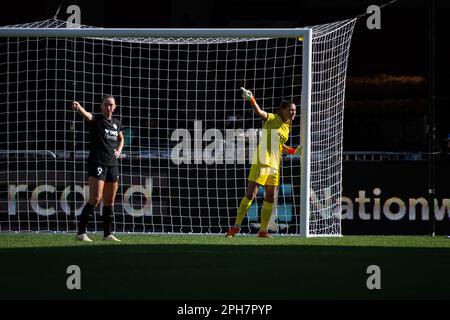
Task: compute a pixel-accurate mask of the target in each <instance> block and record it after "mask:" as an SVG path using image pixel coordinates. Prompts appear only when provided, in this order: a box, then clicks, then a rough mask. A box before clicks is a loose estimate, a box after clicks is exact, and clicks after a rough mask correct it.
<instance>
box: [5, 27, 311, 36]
mask: <svg viewBox="0 0 450 320" xmlns="http://www.w3.org/2000/svg"><path fill="white" fill-rule="evenodd" d="M310 30H311V29H310V28H261V29H257V28H244V29H238V28H225V29H206V28H200V29H185V28H171V29H162V28H0V37H21V38H24V37H25V38H26V37H50V38H52V37H64V38H146V37H157V38H175V37H176V38H264V37H272V38H298V37H304V36H306V35H308V33H309V32H310Z"/></svg>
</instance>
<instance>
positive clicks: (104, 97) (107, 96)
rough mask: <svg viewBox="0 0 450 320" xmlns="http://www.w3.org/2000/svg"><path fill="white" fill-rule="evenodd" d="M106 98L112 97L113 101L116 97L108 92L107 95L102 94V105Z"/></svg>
mask: <svg viewBox="0 0 450 320" xmlns="http://www.w3.org/2000/svg"><path fill="white" fill-rule="evenodd" d="M108 99H114V101H116V98H115V97H114V96H113V95H110V94H108V95H106V96H103V99H102V105H103V104H104V103H105V102H106V100H108Z"/></svg>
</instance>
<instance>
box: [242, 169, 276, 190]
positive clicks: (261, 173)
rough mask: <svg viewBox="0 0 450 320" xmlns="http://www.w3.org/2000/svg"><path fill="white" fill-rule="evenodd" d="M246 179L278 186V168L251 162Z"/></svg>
mask: <svg viewBox="0 0 450 320" xmlns="http://www.w3.org/2000/svg"><path fill="white" fill-rule="evenodd" d="M248 180H249V181H252V182H256V183H257V184H259V185H262V186H265V185H270V186H278V184H279V180H280V175H279V170H278V169H276V168H272V167H269V166H262V165H260V164H252V166H251V168H250V174H249V175H248Z"/></svg>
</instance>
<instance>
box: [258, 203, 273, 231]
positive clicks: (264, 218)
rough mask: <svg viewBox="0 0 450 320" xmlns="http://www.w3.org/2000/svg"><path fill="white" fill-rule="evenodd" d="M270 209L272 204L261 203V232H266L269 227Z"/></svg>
mask: <svg viewBox="0 0 450 320" xmlns="http://www.w3.org/2000/svg"><path fill="white" fill-rule="evenodd" d="M272 209H273V203H272V202H267V201H264V202H263V207H262V209H261V231H267V229H268V227H269V221H270V216H271V215H272Z"/></svg>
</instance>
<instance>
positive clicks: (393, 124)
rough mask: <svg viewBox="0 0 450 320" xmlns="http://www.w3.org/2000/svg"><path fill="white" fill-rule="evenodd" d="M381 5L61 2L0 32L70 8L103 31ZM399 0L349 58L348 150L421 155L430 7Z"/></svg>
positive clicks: (1, 20) (361, 33) (439, 91)
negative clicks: (59, 9)
mask: <svg viewBox="0 0 450 320" xmlns="http://www.w3.org/2000/svg"><path fill="white" fill-rule="evenodd" d="M385 2H387V0H386V1H383V0H381V1H380V0H370V1H366V0H359V1H355V0H344V1H331V0H316V1H292V0H278V1H276V4H274V2H273V1H269V0H254V1H249V0H246V1H238V0H228V1H208V0H194V1H182V0H171V1H137V0H129V1H118V0H112V1H111V0H108V1H106V0H98V1H83V0H78V1H58V0H46V1H35V2H29V3H26V4H24V3H21V2H8V3H7V4H4V5H2V10H1V11H0V24H2V25H7V24H17V23H24V22H29V21H39V20H45V19H48V18H51V17H53V15H54V14H55V12H56V11H57V9H58V7H59V5H60V4H63V8H62V10H61V11H60V12H59V18H61V19H64V18H66V17H67V14H66V13H65V12H64V9H65V8H66V7H67V5H69V4H78V5H79V6H80V7H81V8H82V14H81V17H82V21H81V22H82V23H83V24H88V25H94V26H100V27H158V28H163V27H167V28H170V27H187V28H189V27H211V28H215V27H300V26H307V25H314V24H321V23H326V22H331V21H336V20H340V19H346V18H352V17H355V16H357V15H359V14H362V13H364V12H365V10H366V8H367V7H368V6H369V5H371V4H378V5H381V4H383V3H385ZM429 2H430V1H426V0H425V1H424V0H399V1H398V2H396V3H394V4H392V5H390V6H387V7H385V8H384V9H382V16H381V23H382V25H381V30H368V29H367V28H366V26H365V22H366V21H365V19H364V18H361V19H360V20H359V21H358V23H357V25H356V29H355V32H354V38H353V41H352V48H351V53H350V61H349V69H348V76H349V81H348V85H347V101H346V114H345V139H344V144H345V150H351V151H356V150H364V151H367V150H370V151H375V150H380V151H381V150H382V151H420V150H422V151H424V150H426V138H425V135H424V133H425V123H426V119H425V117H426V114H427V82H426V79H427V76H428V67H429V64H428V61H429V55H428V27H429V25H428V6H429ZM448 8H450V4H448V2H446V1H443V0H437V1H436V96H437V99H436V112H437V114H436V115H437V116H436V119H438V123H437V128H438V134H439V136H438V140H439V143H441V142H442V139H444V138H445V137H446V136H447V134H448V133H449V132H450V124H448V121H446V120H445V119H448V117H449V115H450V114H449V111H448V107H447V106H448V104H449V102H450V99H449V94H448V90H447V87H448V84H449V81H448V76H447V74H448V73H449V71H450V62H449V61H448V59H447V58H446V57H448V52H447V51H446V50H445V49H446V47H445V39H448V37H449V35H450V32H449V30H448V29H447V28H445V26H444V23H445V12H446V10H448Z"/></svg>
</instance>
